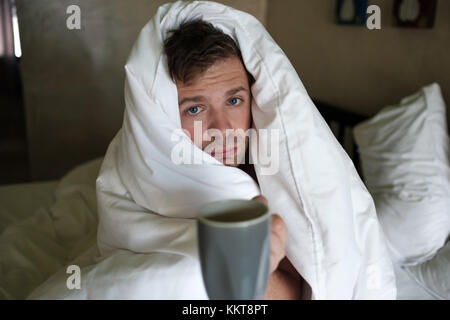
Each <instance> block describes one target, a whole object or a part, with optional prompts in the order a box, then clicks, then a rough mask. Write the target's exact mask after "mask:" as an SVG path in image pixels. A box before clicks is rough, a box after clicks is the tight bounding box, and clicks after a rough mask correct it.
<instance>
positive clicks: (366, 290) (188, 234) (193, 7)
mask: <svg viewBox="0 0 450 320" xmlns="http://www.w3.org/2000/svg"><path fill="white" fill-rule="evenodd" d="M194 16H203V18H204V19H206V20H208V21H210V22H212V23H213V24H215V25H216V26H218V27H220V28H222V29H223V30H224V31H225V32H227V33H228V34H229V35H230V36H232V37H233V38H234V39H235V40H236V41H237V42H238V43H239V45H240V48H241V51H242V55H243V59H244V63H245V64H246V67H247V69H248V70H249V72H251V73H252V74H253V76H254V77H255V80H256V81H255V84H254V85H253V87H252V93H253V98H254V101H253V102H252V115H253V120H254V126H255V128H256V129H258V130H260V129H275V130H277V131H278V132H279V134H280V140H279V141H277V143H276V145H277V147H279V151H280V153H279V156H280V163H279V165H280V168H279V170H278V171H276V172H275V173H274V174H273V175H264V174H263V173H262V171H264V170H263V169H264V168H263V166H262V165H261V163H256V164H255V169H256V172H257V175H258V181H259V183H260V187H261V192H262V194H263V195H265V196H266V197H267V198H268V200H269V205H270V208H271V210H272V211H273V212H277V213H279V214H280V215H281V216H282V217H283V219H284V220H285V222H286V224H287V227H288V229H289V234H290V237H289V239H288V243H287V256H288V258H289V259H290V260H291V262H292V264H293V265H294V267H295V268H296V269H297V270H298V271H299V273H301V274H302V276H303V277H304V278H305V280H306V281H308V283H309V285H310V286H311V288H312V298H313V299H383V298H384V299H393V298H395V296H396V288H395V279H394V272H393V269H392V265H391V262H390V260H389V257H388V254H387V249H386V246H385V244H384V239H383V235H382V232H381V230H380V226H379V223H378V220H377V217H376V213H375V206H374V203H373V200H372V198H371V196H370V194H369V193H368V191H367V189H366V188H365V186H364V184H363V183H362V181H361V180H360V178H359V176H358V174H357V172H356V170H355V168H354V166H353V163H352V161H351V159H350V158H349V157H348V155H347V154H346V153H345V151H344V150H343V148H342V147H341V146H340V144H339V143H338V142H337V140H336V139H335V137H334V136H333V134H332V132H331V131H330V129H329V128H328V126H327V125H326V122H325V121H324V119H323V118H322V117H321V115H320V113H319V112H318V110H317V109H316V108H315V106H314V104H313V103H312V101H311V99H310V98H309V96H308V94H307V92H306V90H305V88H304V86H303V84H302V82H301V80H300V79H299V77H298V75H297V73H296V71H295V69H294V68H293V66H292V65H291V64H290V62H289V60H288V59H287V57H286V56H285V54H284V53H283V52H282V50H281V49H280V48H279V47H278V45H277V44H276V43H275V42H274V41H273V39H272V38H271V37H270V35H269V34H268V33H267V31H266V30H265V29H264V27H263V26H262V25H261V24H260V23H259V22H258V21H257V20H256V19H255V18H254V17H252V16H249V15H247V14H245V13H243V12H239V11H237V10H234V9H231V8H228V7H225V6H222V5H219V4H216V3H211V2H201V1H195V2H176V3H169V4H166V5H164V6H162V7H161V8H160V9H159V10H158V12H157V14H156V15H155V17H154V18H153V19H152V20H150V21H149V23H148V24H147V25H146V26H145V27H144V28H143V30H142V31H141V34H140V36H139V38H138V40H137V41H136V43H135V46H134V47H133V49H132V52H131V54H130V57H129V60H128V61H127V65H126V67H125V69H126V82H125V102H126V111H125V116H124V123H123V127H122V129H121V131H120V132H119V133H118V134H117V136H116V138H115V139H114V140H113V142H112V143H111V145H110V147H109V149H108V152H107V154H106V156H105V160H104V162H103V165H102V168H101V172H100V175H99V177H98V179H97V196H98V199H97V200H98V201H97V203H98V207H99V214H98V219H99V222H100V223H99V228H98V243H99V245H100V247H99V248H98V249H100V250H98V249H97V246H96V244H95V243H94V242H93V240H94V239H95V235H96V229H95V226H96V225H97V224H96V222H97V215H96V214H95V212H96V211H95V210H93V209H92V208H93V207H95V200H96V199H95V196H94V193H93V192H92V191H93V190H92V187H91V186H92V185H93V184H94V181H92V180H91V179H88V180H89V183H88V185H86V184H84V183H82V181H83V179H77V177H76V176H74V175H72V176H71V178H70V179H72V180H73V181H72V182H73V184H72V185H70V184H69V183H68V179H66V180H65V181H64V179H63V181H61V183H60V185H59V187H58V190H57V197H56V202H55V204H54V205H53V206H52V207H51V208H50V210H47V211H45V212H42V213H41V214H40V215H39V216H38V217H34V216H33V217H32V218H34V219H35V221H33V222H34V225H36V224H38V223H40V222H41V221H42V222H43V223H42V225H43V227H44V228H43V230H42V231H43V232H41V234H40V235H39V236H40V237H41V238H42V240H43V241H47V244H46V247H48V248H50V249H52V250H46V252H51V253H54V256H55V257H52V258H54V259H50V260H49V261H55V266H52V268H51V269H52V270H53V269H55V268H56V266H57V264H58V262H59V264H60V266H64V267H65V266H66V265H67V264H70V263H75V264H78V265H79V266H80V267H81V271H82V276H81V289H80V290H77V289H74V290H69V289H68V288H67V287H66V281H65V280H66V278H67V276H68V275H66V274H65V272H64V271H65V270H64V267H63V268H62V269H61V271H60V272H59V273H57V274H56V275H54V276H53V277H52V278H51V279H49V280H48V281H46V282H45V283H44V284H43V285H41V286H40V287H39V288H37V289H36V290H35V291H34V292H33V293H32V294H31V295H30V296H29V298H32V299H35V298H36V299H49V298H57V299H63V298H67V299H78V298H94V299H119V298H124V299H136V298H142V299H206V298H207V295H206V292H205V289H204V286H203V282H202V279H201V272H200V264H199V262H198V256H197V255H198V253H197V245H196V229H195V216H194V213H195V212H196V210H197V209H198V207H199V206H201V205H202V204H204V203H206V202H209V201H212V200H218V199H220V198H223V199H225V198H230V197H238V198H251V197H253V196H255V195H256V194H258V193H259V190H258V188H257V186H256V185H255V182H254V181H253V180H252V179H251V178H250V177H249V176H247V174H246V173H244V172H243V171H240V170H239V169H236V168H232V167H225V166H223V164H221V163H219V162H218V161H217V160H215V159H214V158H211V157H210V158H207V159H206V160H207V161H206V162H204V163H202V164H201V165H199V166H197V167H195V166H193V167H192V166H190V167H189V165H183V166H176V165H175V164H174V163H173V162H171V161H170V158H168V157H169V156H170V151H171V148H170V147H171V146H173V145H174V141H168V140H169V139H170V137H171V134H172V133H173V131H172V130H173V129H174V128H177V125H178V127H179V125H180V124H179V122H180V119H179V110H178V103H177V99H176V96H177V95H176V87H175V85H174V83H173V82H172V81H171V79H170V77H169V74H168V72H167V65H166V62H165V59H164V56H162V54H161V41H162V39H163V38H164V37H165V35H166V31H167V30H169V29H170V28H171V27H174V26H175V25H176V24H177V23H180V22H181V21H182V20H183V19H185V18H192V17H194ZM299 124H302V125H299ZM186 138H187V137H184V140H183V143H184V144H186V145H188V146H191V145H192V141H190V140H189V139H186ZM188 140H189V141H188ZM253 141H254V140H253ZM251 143H252V142H251ZM264 148H266V149H267V148H269V146H267V145H266V146H263V149H264ZM195 150H196V151H195V152H197V154H198V152H202V151H201V150H199V149H195ZM264 151H267V150H263V152H264ZM266 154H267V153H266ZM272 159H274V158H272ZM214 160H215V161H214ZM95 169H96V170H97V169H98V167H95ZM93 171H94V170H93ZM196 171H197V172H196ZM89 177H93V175H89ZM66 178H67V177H66ZM85 178H86V177H85ZM39 219H40V220H41V221H38V220H39ZM29 232H30V234H31V233H32V232H31V230H29ZM27 237H30V235H27ZM35 237H37V235H33V236H32V237H31V238H35ZM16 238H17V237H16ZM33 240H34V239H31V240H30V242H32V241H33ZM93 243H94V244H93ZM88 249H89V250H88ZM99 251H100V252H101V253H102V256H101V257H99V256H98V253H99ZM2 254H6V252H2ZM29 255H32V252H31V251H30V252H29ZM74 259H75V260H74ZM42 261H45V260H44V259H42ZM61 262H65V264H64V265H63V264H62V263H61ZM49 269H50V268H49ZM41 278H44V277H41ZM41 278H40V279H41ZM36 282H37V281H36Z"/></svg>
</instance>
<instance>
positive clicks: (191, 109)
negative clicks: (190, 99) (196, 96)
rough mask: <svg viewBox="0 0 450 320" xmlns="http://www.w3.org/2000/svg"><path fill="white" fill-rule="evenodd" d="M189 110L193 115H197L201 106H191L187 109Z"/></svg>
mask: <svg viewBox="0 0 450 320" xmlns="http://www.w3.org/2000/svg"><path fill="white" fill-rule="evenodd" d="M187 112H188V113H189V114H190V115H191V116H194V115H196V114H198V113H199V112H200V107H199V106H193V107H190V108H189V109H188V110H187Z"/></svg>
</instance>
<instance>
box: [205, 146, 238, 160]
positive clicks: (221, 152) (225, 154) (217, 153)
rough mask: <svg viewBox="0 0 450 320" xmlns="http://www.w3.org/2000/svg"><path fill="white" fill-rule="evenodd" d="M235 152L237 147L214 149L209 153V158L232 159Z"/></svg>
mask: <svg viewBox="0 0 450 320" xmlns="http://www.w3.org/2000/svg"><path fill="white" fill-rule="evenodd" d="M236 152H237V146H236V147H233V148H223V149H214V150H213V151H212V152H211V157H214V158H222V159H225V158H231V157H234V155H235V154H236Z"/></svg>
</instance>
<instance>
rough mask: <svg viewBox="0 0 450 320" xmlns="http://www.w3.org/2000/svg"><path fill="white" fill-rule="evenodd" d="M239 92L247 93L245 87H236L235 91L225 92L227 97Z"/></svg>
mask: <svg viewBox="0 0 450 320" xmlns="http://www.w3.org/2000/svg"><path fill="white" fill-rule="evenodd" d="M239 91H247V90H246V89H245V88H244V87H243V86H240V87H236V88H234V89H231V90H228V91H227V92H225V96H231V95H233V94H236V93H238V92H239Z"/></svg>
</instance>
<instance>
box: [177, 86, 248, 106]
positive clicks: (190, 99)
mask: <svg viewBox="0 0 450 320" xmlns="http://www.w3.org/2000/svg"><path fill="white" fill-rule="evenodd" d="M239 91H247V90H246V89H245V88H244V87H243V86H239V87H236V88H233V89H230V90H228V91H227V92H225V96H231V95H233V94H236V93H238V92H239ZM204 100H205V97H204V96H195V97H186V98H183V99H181V101H180V102H179V103H178V105H180V106H181V105H183V104H184V103H186V102H202V101H204Z"/></svg>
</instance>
